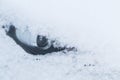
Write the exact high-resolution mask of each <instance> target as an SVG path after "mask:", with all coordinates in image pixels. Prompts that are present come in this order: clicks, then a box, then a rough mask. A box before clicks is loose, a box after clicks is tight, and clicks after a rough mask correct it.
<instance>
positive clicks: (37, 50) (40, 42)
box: [3, 25, 75, 55]
mask: <svg viewBox="0 0 120 80" xmlns="http://www.w3.org/2000/svg"><path fill="white" fill-rule="evenodd" d="M3 28H5V26H3ZM6 34H7V35H8V36H9V37H11V38H12V39H13V40H14V41H15V42H16V43H17V44H18V45H20V46H21V47H22V48H23V49H24V50H25V51H26V52H28V53H29V54H32V55H45V54H47V53H52V52H59V51H65V50H67V51H71V50H74V49H75V48H74V47H70V48H67V47H54V41H52V42H51V43H50V46H49V47H48V48H47V49H44V48H43V47H46V46H47V45H48V39H47V38H46V37H45V36H40V35H38V36H37V39H36V40H37V41H36V42H37V46H31V45H28V44H26V43H24V42H22V41H21V40H19V39H18V38H17V36H16V28H15V26H14V25H10V26H9V29H8V31H7V30H6Z"/></svg>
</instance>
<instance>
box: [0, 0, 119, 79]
mask: <svg viewBox="0 0 120 80" xmlns="http://www.w3.org/2000/svg"><path fill="white" fill-rule="evenodd" d="M119 4H120V1H119V0H100V1H96V0H44V1H43V0H0V80H119V79H120V70H119V69H120V63H119V60H120V59H119V57H120V36H119V35H120V31H119V30H120V27H119V26H120V23H119V22H120V15H119V14H120V10H119V8H120V6H119ZM10 23H12V24H14V25H15V26H16V27H17V28H18V29H19V30H20V31H21V32H22V33H23V34H25V32H26V30H29V31H30V35H31V36H30V37H29V39H28V40H30V41H29V42H28V40H27V39H26V38H27V37H28V36H27V37H26V36H25V37H23V36H20V35H19V36H20V38H21V39H23V40H24V41H27V42H28V43H29V44H33V45H34V43H35V39H36V38H35V37H36V35H37V34H42V35H47V36H49V38H51V39H57V40H59V41H60V42H61V43H62V44H67V45H70V46H75V47H76V48H77V49H78V51H77V52H68V53H67V54H64V53H61V52H57V53H52V54H47V55H39V56H33V55H30V54H28V53H26V52H25V51H24V50H23V49H22V48H21V47H20V46H19V45H17V44H16V43H15V42H14V41H13V40H12V39H11V38H9V37H8V36H6V34H5V31H4V30H3V29H2V25H8V24H10ZM26 34H27V33H26Z"/></svg>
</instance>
